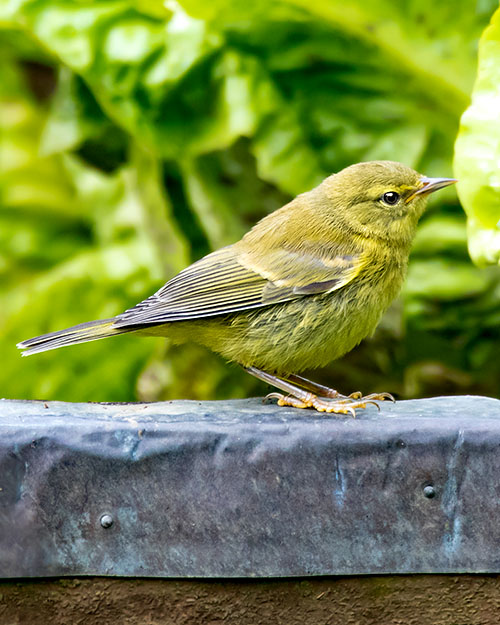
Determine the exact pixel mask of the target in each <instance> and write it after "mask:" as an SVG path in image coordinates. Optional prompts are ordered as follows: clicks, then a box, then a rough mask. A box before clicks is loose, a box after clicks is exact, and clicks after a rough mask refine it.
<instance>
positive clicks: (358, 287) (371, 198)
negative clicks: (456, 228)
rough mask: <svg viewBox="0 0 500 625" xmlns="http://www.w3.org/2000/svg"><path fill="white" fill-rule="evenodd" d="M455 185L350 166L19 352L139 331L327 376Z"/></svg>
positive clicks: (266, 365)
mask: <svg viewBox="0 0 500 625" xmlns="http://www.w3.org/2000/svg"><path fill="white" fill-rule="evenodd" d="M451 182H453V181H451V180H447V179H427V178H425V177H422V176H421V175H420V174H418V173H417V172H415V171H413V170H412V169H410V168H408V167H405V166H404V165H401V164H399V163H394V162H391V161H374V162H369V163H359V164H357V165H352V166H351V167H348V168H346V169H344V170H343V171H341V172H339V173H337V174H334V175H332V176H330V177H328V178H326V180H324V181H323V182H322V183H321V184H320V185H319V186H318V187H316V188H315V189H313V190H312V191H309V192H307V193H303V194H302V195H299V196H298V197H296V198H295V199H294V200H293V201H292V202H290V203H289V204H287V205H286V206H283V207H282V208H281V209H279V210H277V211H275V212H274V213H272V214H270V215H268V216H267V217H265V218H264V219H262V220H261V221H260V222H259V223H257V224H256V225H255V226H254V227H253V228H252V230H250V231H249V232H248V233H247V234H246V235H245V236H244V237H243V238H242V239H241V240H240V241H238V242H237V243H235V244H234V245H230V246H228V247H226V248H223V249H221V250H218V251H216V252H213V253H212V254H209V255H208V256H205V257H204V258H202V259H201V260H199V261H198V262H196V263H194V264H193V265H191V266H190V267H188V268H186V269H185V270H183V271H181V272H180V273H179V274H178V275H177V276H176V277H174V278H172V279H171V280H170V281H169V282H167V284H166V285H165V286H164V287H162V288H161V289H160V290H159V291H158V292H157V293H155V294H154V295H153V296H151V297H150V298H148V299H147V300H145V301H143V302H141V303H140V304H138V305H137V306H135V307H134V308H132V309H130V310H128V311H126V312H125V313H123V314H121V315H119V316H118V317H115V318H114V319H110V320H103V321H96V322H90V323H87V324H82V325H81V326H76V327H74V328H68V329H67V330H62V331H60V332H54V333H52V334H49V335H44V336H42V337H37V338H34V339H30V340H28V341H25V342H23V343H20V344H19V347H20V348H21V349H24V350H26V351H25V352H24V355H29V354H34V353H36V352H41V351H45V350H48V349H54V348H57V347H61V346H63V345H71V344H74V343H80V342H84V341H91V340H95V339H98V338H104V337H107V336H113V335H115V334H122V333H124V332H137V333H139V334H148V335H157V336H167V337H169V338H171V339H172V340H173V341H174V342H183V341H186V340H193V341H197V342H199V343H202V344H203V345H206V346H207V347H209V348H210V349H212V350H214V351H216V352H218V353H220V354H222V355H223V356H225V357H226V358H227V359H229V360H232V361H236V362H238V363H240V364H242V365H243V366H245V367H250V366H252V367H256V368H258V369H262V370H265V371H269V372H276V373H278V374H280V375H282V374H292V373H297V372H299V371H301V370H303V369H305V368H310V367H316V366H320V365H324V364H326V363H328V362H329V361H331V360H333V359H335V358H339V357H340V356H342V355H343V354H345V353H346V352H348V351H349V350H351V349H352V348H353V347H354V346H355V345H357V344H358V343H359V342H360V341H361V340H362V339H363V338H365V337H366V336H367V335H369V334H371V333H372V332H373V330H374V329H375V327H376V325H377V322H378V321H379V319H380V317H381V315H382V314H383V312H384V311H385V310H386V309H387V307H388V306H389V304H390V303H391V301H392V300H393V299H394V297H396V295H397V294H398V292H399V290H400V288H401V285H402V282H403V279H404V276H405V272H406V267H407V263H408V256H409V253H410V247H411V242H412V239H413V236H414V234H415V230H416V227H417V223H418V220H419V218H420V216H421V215H422V213H423V211H424V208H425V203H426V194H427V193H429V192H431V191H433V190H435V189H437V188H440V187H442V186H445V185H446V184H450V183H451Z"/></svg>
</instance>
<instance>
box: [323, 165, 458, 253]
mask: <svg viewBox="0 0 500 625" xmlns="http://www.w3.org/2000/svg"><path fill="white" fill-rule="evenodd" d="M455 182H457V181H456V180H455V179H454V178H427V177H426V176H422V175H421V174H419V173H417V172H416V171H414V170H413V169H411V168H410V167H406V166H405V165H402V164H401V163H396V162H393V161H370V162H366V163H357V164H355V165H351V166H350V167H346V168H345V169H343V170H342V171H340V172H339V173H337V174H334V175H333V176H330V177H329V178H327V179H326V180H325V181H324V183H323V184H325V186H326V189H325V192H326V194H327V196H328V197H329V199H330V200H331V202H332V203H333V205H334V210H335V213H336V214H337V215H338V216H339V217H340V218H342V217H344V218H345V220H346V221H347V222H348V223H349V224H350V225H351V227H352V229H353V230H355V231H358V232H359V234H362V235H367V236H375V237H379V238H383V239H390V240H401V241H405V242H406V241H409V240H411V239H412V238H413V234H414V231H415V228H416V225H417V222H418V220H419V218H420V216H421V215H422V213H423V212H424V209H425V205H426V203H427V197H428V195H429V194H430V193H433V192H434V191H437V190H438V189H442V188H443V187H447V186H448V185H450V184H454V183H455Z"/></svg>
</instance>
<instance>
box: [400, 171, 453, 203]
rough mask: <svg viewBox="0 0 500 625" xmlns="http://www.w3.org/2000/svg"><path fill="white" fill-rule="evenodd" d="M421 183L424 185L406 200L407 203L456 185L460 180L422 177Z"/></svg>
mask: <svg viewBox="0 0 500 625" xmlns="http://www.w3.org/2000/svg"><path fill="white" fill-rule="evenodd" d="M420 182H421V183H422V186H421V187H420V188H419V189H417V190H416V191H414V192H413V193H412V194H411V195H410V196H408V197H407V198H406V203H408V202H409V201H410V200H413V198H415V197H416V196H417V195H427V194H428V193H433V192H434V191H437V190H438V189H443V188H444V187H448V186H449V185H450V184H455V183H456V182H458V180H455V178H427V176H422V177H421V178H420Z"/></svg>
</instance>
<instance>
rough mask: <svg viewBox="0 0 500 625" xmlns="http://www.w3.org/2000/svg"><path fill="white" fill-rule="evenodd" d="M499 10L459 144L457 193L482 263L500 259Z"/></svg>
mask: <svg viewBox="0 0 500 625" xmlns="http://www.w3.org/2000/svg"><path fill="white" fill-rule="evenodd" d="M499 111H500V9H497V11H496V12H495V14H494V16H493V17H492V19H491V23H490V25H489V26H488V28H487V29H486V30H485V31H484V33H483V35H482V37H481V40H480V43H479V63H478V72H477V79H476V82H475V85H474V90H473V93H472V103H471V105H470V106H469V108H468V109H467V110H466V111H465V113H464V114H463V115H462V119H461V122H460V132H459V135H458V138H457V141H456V144H455V171H456V173H457V176H458V178H459V181H460V182H459V186H458V192H459V195H460V199H461V201H462V204H463V207H464V209H465V211H466V213H467V226H468V235H469V251H470V254H471V257H472V258H473V260H474V261H475V262H476V263H477V264H478V265H486V264H497V265H498V264H500V158H499V157H500V115H499Z"/></svg>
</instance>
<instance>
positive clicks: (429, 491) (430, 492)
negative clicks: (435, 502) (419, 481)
mask: <svg viewBox="0 0 500 625" xmlns="http://www.w3.org/2000/svg"><path fill="white" fill-rule="evenodd" d="M435 496H436V489H435V488H434V486H432V484H427V486H424V497H427V499H432V498H433V497H435Z"/></svg>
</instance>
